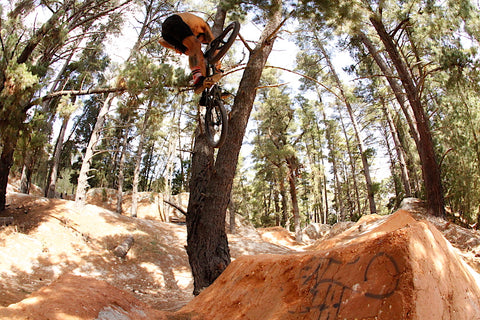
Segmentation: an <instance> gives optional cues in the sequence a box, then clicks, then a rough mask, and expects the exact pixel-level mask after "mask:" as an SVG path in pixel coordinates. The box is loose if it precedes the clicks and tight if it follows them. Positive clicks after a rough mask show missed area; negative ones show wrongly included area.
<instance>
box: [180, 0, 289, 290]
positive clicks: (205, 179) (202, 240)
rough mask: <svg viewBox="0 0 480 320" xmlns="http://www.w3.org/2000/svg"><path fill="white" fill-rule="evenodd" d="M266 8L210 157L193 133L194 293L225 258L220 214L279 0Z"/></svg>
mask: <svg viewBox="0 0 480 320" xmlns="http://www.w3.org/2000/svg"><path fill="white" fill-rule="evenodd" d="M219 9H220V10H221V9H222V8H221V7H219ZM269 9H270V10H269V12H268V13H267V14H266V19H267V23H266V25H265V28H264V29H263V31H262V34H261V36H260V39H259V41H258V42H257V45H256V46H255V48H253V49H251V51H250V55H249V60H248V62H247V65H246V67H245V71H244V73H243V76H242V80H241V81H240V85H239V88H238V90H237V94H236V96H235V100H234V103H233V106H232V111H231V112H230V120H229V125H228V126H229V128H231V129H230V130H229V131H228V133H227V138H226V141H225V143H224V144H223V146H222V147H221V148H220V149H219V150H218V154H217V156H216V159H215V158H214V153H213V150H212V149H211V148H210V147H209V146H208V144H207V141H206V138H205V137H204V136H202V135H197V136H196V138H195V145H194V149H193V157H192V168H191V170H192V176H191V180H190V199H189V203H188V214H187V233H188V236H187V253H188V257H189V262H190V266H191V269H192V273H193V278H194V294H198V293H200V291H201V290H203V289H204V288H206V287H208V286H209V285H210V284H211V283H213V281H214V280H215V279H216V278H217V277H218V276H219V275H220V274H221V273H222V272H223V270H224V269H225V268H226V267H227V266H228V264H230V251H229V248H228V241H227V236H226V233H225V215H226V210H227V207H228V202H229V201H230V198H231V197H230V193H231V189H232V183H233V178H234V176H235V171H236V166H237V162H238V156H239V153H240V148H241V146H242V141H243V137H244V135H245V129H246V127H247V122H248V119H249V117H250V112H251V110H252V106H253V102H254V100H255V95H256V87H257V85H258V83H259V80H260V76H261V74H262V71H263V68H264V66H265V63H266V62H267V59H268V56H269V54H270V52H271V50H272V47H273V43H274V41H275V38H276V36H277V33H278V31H279V28H280V25H281V19H282V2H281V1H280V0H274V1H272V3H271V4H270V5H269ZM215 25H220V26H222V25H223V21H219V20H218V21H215ZM214 30H215V27H214ZM217 35H218V34H217Z"/></svg>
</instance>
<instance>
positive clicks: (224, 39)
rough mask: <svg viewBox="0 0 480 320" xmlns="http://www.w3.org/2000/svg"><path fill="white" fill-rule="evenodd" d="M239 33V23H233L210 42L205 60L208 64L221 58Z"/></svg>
mask: <svg viewBox="0 0 480 320" xmlns="http://www.w3.org/2000/svg"><path fill="white" fill-rule="evenodd" d="M239 31H240V23H239V22H238V21H233V22H232V23H230V24H229V25H228V26H227V27H226V28H225V30H223V32H222V33H221V34H220V35H219V36H218V37H217V38H215V39H214V40H213V41H212V43H211V44H210V48H209V50H208V52H207V53H206V57H207V60H208V62H209V63H210V64H215V63H217V62H218V61H219V60H220V59H221V58H223V56H224V55H225V53H227V51H228V49H230V47H231V46H232V44H233V42H234V41H235V38H236V37H237V35H238V32H239Z"/></svg>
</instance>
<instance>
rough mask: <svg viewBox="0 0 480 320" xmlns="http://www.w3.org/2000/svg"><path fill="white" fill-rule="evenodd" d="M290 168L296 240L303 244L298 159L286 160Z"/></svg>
mask: <svg viewBox="0 0 480 320" xmlns="http://www.w3.org/2000/svg"><path fill="white" fill-rule="evenodd" d="M285 160H286V162H287V167H288V184H289V185H290V197H291V198H292V211H293V224H294V228H295V240H297V242H302V228H301V225H300V210H299V208H298V199H297V178H296V171H297V164H296V163H297V159H295V158H294V157H289V158H287V159H285Z"/></svg>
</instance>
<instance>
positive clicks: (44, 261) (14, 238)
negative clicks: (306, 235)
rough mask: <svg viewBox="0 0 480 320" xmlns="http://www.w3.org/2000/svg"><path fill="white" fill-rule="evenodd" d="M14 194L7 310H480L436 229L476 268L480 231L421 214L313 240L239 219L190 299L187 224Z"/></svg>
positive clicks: (467, 314) (5, 236) (400, 313)
mask: <svg viewBox="0 0 480 320" xmlns="http://www.w3.org/2000/svg"><path fill="white" fill-rule="evenodd" d="M8 203H9V204H10V206H9V209H8V210H7V211H6V212H3V213H2V216H5V215H7V216H13V217H14V225H12V226H8V227H0V276H1V278H2V282H1V283H0V319H35V320H47V319H50V320H53V319H118V320H124V319H143V318H145V319H202V320H203V319H205V320H211V319H229V320H230V319H252V320H264V319H337V318H341V319H343V318H346V319H355V318H358V319H422V320H423V319H432V320H433V319H452V320H453V319H455V320H456V319H480V307H479V301H480V289H479V287H478V284H477V282H476V279H474V277H473V275H476V276H478V274H475V273H474V272H473V271H472V270H471V269H469V268H468V267H466V265H465V263H464V262H463V261H462V259H461V258H460V255H459V254H458V253H459V252H460V251H458V249H454V248H453V247H452V246H451V244H450V243H449V242H448V241H447V240H445V238H444V236H443V235H442V233H441V232H440V231H439V230H441V231H442V232H444V234H446V235H448V237H449V239H452V241H453V242H454V243H455V244H456V245H457V242H458V246H457V247H459V248H461V249H462V251H461V253H462V256H466V257H469V259H467V261H468V262H469V263H471V265H472V266H473V267H474V268H476V266H477V265H479V261H478V260H479V258H478V257H476V255H477V254H478V250H479V248H480V246H478V245H477V244H476V243H477V242H475V241H472V239H474V240H476V241H478V243H480V236H479V235H478V233H476V232H474V231H471V230H470V231H468V230H464V229H460V228H459V229H455V230H453V231H452V228H454V226H452V224H448V225H447V223H446V222H441V221H434V222H433V223H430V222H428V221H423V220H420V221H419V220H418V217H420V215H418V212H416V213H415V214H416V215H415V217H416V218H413V217H412V216H411V215H410V213H408V212H406V211H403V210H400V211H398V212H397V213H395V214H393V215H390V216H386V217H381V216H366V217H364V218H362V219H361V220H360V221H359V222H358V223H356V224H355V225H353V226H352V227H351V228H349V229H347V230H345V231H344V232H342V233H340V234H338V235H336V236H335V237H333V238H330V239H327V240H323V241H319V242H316V243H313V244H311V246H310V247H307V246H304V245H303V246H302V245H300V244H298V243H296V242H295V241H294V239H293V238H292V235H291V233H289V232H287V231H286V230H284V229H281V228H273V229H266V230H265V229H264V230H261V231H260V233H261V234H262V236H263V237H264V239H262V237H261V236H260V234H259V233H258V232H257V231H256V230H255V229H254V228H252V227H251V225H249V224H248V223H246V222H245V221H244V220H243V219H241V218H239V222H238V225H237V230H236V233H235V234H229V244H230V249H231V253H232V257H233V259H234V261H233V262H232V264H231V265H230V266H229V267H228V268H227V269H226V270H225V272H224V273H223V274H222V275H221V276H220V277H219V279H217V281H216V282H215V283H214V284H213V285H212V286H210V287H209V288H208V289H206V290H205V291H204V292H202V293H201V294H200V295H199V296H198V297H196V298H195V299H193V300H192V298H193V296H192V295H191V292H192V290H193V286H192V279H191V274H190V269H189V267H188V259H187V256H186V254H185V250H184V247H183V246H184V245H185V242H186V231H185V227H184V226H182V225H175V224H169V223H163V222H159V221H155V220H145V219H134V218H129V217H125V216H121V215H117V214H114V213H112V212H110V211H108V210H105V209H102V208H99V207H96V206H91V205H88V206H87V207H85V208H83V209H81V210H79V209H78V208H76V207H75V206H74V205H73V202H70V201H66V200H47V199H44V198H41V197H34V196H25V195H20V194H14V193H10V194H9V196H8ZM434 224H435V226H437V228H438V229H439V230H437V228H435V226H434ZM455 228H456V227H455ZM459 234H461V235H463V236H462V237H459V236H458V235H459ZM128 235H133V236H134V238H135V243H134V245H133V247H132V249H131V250H130V251H129V253H128V254H127V257H126V259H119V258H117V257H115V256H114V254H113V253H112V249H113V248H114V247H115V246H116V245H117V244H118V243H120V242H121V241H122V240H123V239H124V238H125V237H126V236H128ZM265 235H269V237H265ZM467 237H468V241H463V240H465V239H466V238H467ZM265 239H268V240H269V241H271V242H274V244H272V243H270V242H266V241H265ZM466 242H468V247H467V245H465V243H466ZM462 245H463V246H465V247H464V248H462ZM299 251H300V253H299ZM302 251H303V252H302ZM477 270H478V269H477ZM1 306H3V307H1ZM182 307H183V308H182ZM180 308H181V309H180ZM179 309H180V310H179ZM159 310H163V311H159ZM142 317H143V318H142Z"/></svg>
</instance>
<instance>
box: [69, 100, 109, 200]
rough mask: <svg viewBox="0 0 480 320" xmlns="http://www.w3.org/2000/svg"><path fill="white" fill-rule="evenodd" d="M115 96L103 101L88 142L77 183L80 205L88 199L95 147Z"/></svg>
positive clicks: (76, 194) (76, 197)
mask: <svg viewBox="0 0 480 320" xmlns="http://www.w3.org/2000/svg"><path fill="white" fill-rule="evenodd" d="M114 97H115V95H114V94H113V93H110V94H109V95H108V97H107V98H106V99H105V101H104V102H103V106H102V108H101V109H100V112H99V113H98V117H97V122H96V123H95V127H94V128H93V132H92V136H91V137H90V141H89V142H88V146H87V150H86V151H85V155H84V156H83V161H82V168H81V169H80V174H79V176H78V183H77V192H76V193H75V204H76V205H79V206H83V205H85V203H86V201H87V189H88V179H89V176H88V174H89V172H90V165H91V163H92V158H93V156H94V153H95V147H96V146H97V143H98V142H99V140H100V133H101V130H102V128H103V123H104V122H105V116H106V115H107V113H108V110H109V109H110V104H111V102H112V99H113V98H114Z"/></svg>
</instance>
